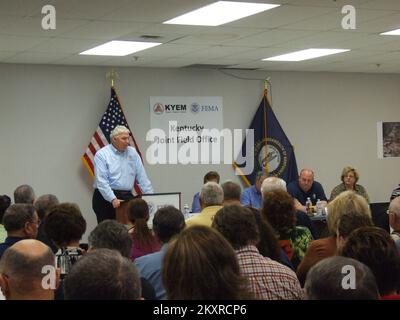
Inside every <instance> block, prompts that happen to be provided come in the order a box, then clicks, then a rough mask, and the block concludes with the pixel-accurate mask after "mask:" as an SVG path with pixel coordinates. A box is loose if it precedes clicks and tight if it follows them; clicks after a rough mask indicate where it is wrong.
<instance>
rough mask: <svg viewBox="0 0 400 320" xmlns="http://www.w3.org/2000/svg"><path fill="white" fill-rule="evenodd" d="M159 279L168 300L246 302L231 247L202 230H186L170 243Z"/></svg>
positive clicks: (245, 290) (208, 230) (210, 231)
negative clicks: (242, 300)
mask: <svg viewBox="0 0 400 320" xmlns="http://www.w3.org/2000/svg"><path fill="white" fill-rule="evenodd" d="M162 279H163V282H164V287H165V289H166V291H167V296H168V299H171V300H184V299H188V300H192V299H198V300H221V299H226V300H237V299H246V298H250V293H249V291H248V290H249V289H248V288H247V281H246V279H245V278H243V277H242V276H241V274H240V268H239V264H238V262H237V258H236V254H235V251H234V250H233V248H232V246H231V245H230V244H229V242H228V241H227V240H226V239H225V238H224V237H223V236H222V235H221V234H220V233H219V232H217V231H216V230H214V229H212V228H210V227H206V226H192V227H190V228H187V229H185V230H183V231H182V232H181V233H180V234H179V235H178V236H177V237H176V238H175V239H174V240H172V241H171V242H170V245H169V247H168V250H167V252H166V254H165V256H164V260H163V271H162Z"/></svg>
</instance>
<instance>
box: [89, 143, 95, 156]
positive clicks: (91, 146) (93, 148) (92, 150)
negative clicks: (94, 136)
mask: <svg viewBox="0 0 400 320" xmlns="http://www.w3.org/2000/svg"><path fill="white" fill-rule="evenodd" d="M89 149H90V151H91V152H92V154H93V156H94V155H95V154H96V151H97V150H96V149H95V147H94V146H93V144H91V143H89Z"/></svg>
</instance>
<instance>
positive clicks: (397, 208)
mask: <svg viewBox="0 0 400 320" xmlns="http://www.w3.org/2000/svg"><path fill="white" fill-rule="evenodd" d="M388 213H389V224H390V227H391V228H392V229H393V230H395V231H400V197H397V198H394V199H393V200H392V201H391V202H390V205H389V210H388Z"/></svg>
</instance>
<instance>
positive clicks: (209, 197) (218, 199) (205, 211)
mask: <svg viewBox="0 0 400 320" xmlns="http://www.w3.org/2000/svg"><path fill="white" fill-rule="evenodd" d="M223 201H224V192H223V191H222V188H221V186H220V185H219V184H218V183H216V182H207V183H206V184H204V185H203V186H202V188H201V192H200V206H201V211H200V213H199V214H198V215H195V216H194V217H191V218H189V219H187V220H186V225H187V226H188V227H190V226H193V225H204V226H208V227H211V223H212V219H213V218H214V216H215V214H216V213H217V211H218V210H219V209H221V208H222V203H223Z"/></svg>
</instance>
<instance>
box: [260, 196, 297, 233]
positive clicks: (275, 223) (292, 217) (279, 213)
mask: <svg viewBox="0 0 400 320" xmlns="http://www.w3.org/2000/svg"><path fill="white" fill-rule="evenodd" d="M262 214H263V216H264V218H266V219H267V220H268V222H269V223H270V224H271V226H272V227H273V228H274V229H275V230H276V231H277V232H278V233H281V232H285V231H287V230H289V229H291V228H293V227H294V226H295V224H296V209H295V207H294V200H293V198H292V196H290V195H289V194H288V193H287V192H286V191H283V190H275V191H270V192H266V193H265V194H264V199H263V208H262Z"/></svg>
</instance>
